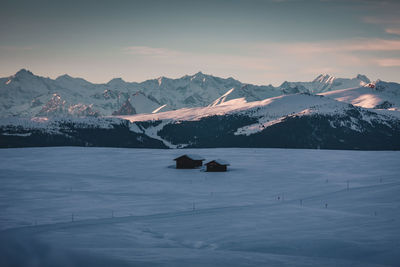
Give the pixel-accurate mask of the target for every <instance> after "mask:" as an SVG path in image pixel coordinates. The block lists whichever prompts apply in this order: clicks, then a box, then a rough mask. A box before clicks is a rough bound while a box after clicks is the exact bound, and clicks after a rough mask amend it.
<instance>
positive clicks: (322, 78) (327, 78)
mask: <svg viewBox="0 0 400 267" xmlns="http://www.w3.org/2000/svg"><path fill="white" fill-rule="evenodd" d="M334 79H335V77H334V76H332V75H330V74H327V73H324V74H320V75H318V76H317V78H315V79H314V80H313V82H319V83H332V82H333V80H334Z"/></svg>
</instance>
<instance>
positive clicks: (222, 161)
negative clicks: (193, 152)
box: [206, 159, 231, 166]
mask: <svg viewBox="0 0 400 267" xmlns="http://www.w3.org/2000/svg"><path fill="white" fill-rule="evenodd" d="M213 161H214V162H216V163H217V164H219V165H226V166H229V165H231V164H229V162H227V161H226V160H223V159H213V160H211V161H209V162H207V163H206V164H208V163H210V162H213Z"/></svg>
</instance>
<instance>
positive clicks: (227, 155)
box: [0, 147, 400, 267]
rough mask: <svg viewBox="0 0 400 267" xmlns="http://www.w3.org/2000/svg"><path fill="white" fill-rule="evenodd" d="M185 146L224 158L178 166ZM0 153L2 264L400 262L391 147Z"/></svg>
mask: <svg viewBox="0 0 400 267" xmlns="http://www.w3.org/2000/svg"><path fill="white" fill-rule="evenodd" d="M184 153H197V154H200V155H202V156H204V157H205V158H206V159H207V160H208V159H214V158H222V159H225V160H227V161H229V162H230V163H231V166H230V167H231V168H230V169H229V171H228V172H226V173H207V172H204V171H201V170H199V169H196V170H177V169H175V168H174V167H173V164H174V162H173V160H172V159H173V158H175V157H176V156H179V155H181V154H184ZM0 159H1V160H0V266H11V264H12V263H16V264H17V265H16V266H131V265H133V266H363V267H364V266H399V265H400V152H385V151H382V152H368V151H328V150H284V149H196V150H194V149H192V150H151V149H111V148H72V147H71V148H65V147H60V148H24V149H2V150H0ZM72 220H73V221H72ZM13 266H15V265H13Z"/></svg>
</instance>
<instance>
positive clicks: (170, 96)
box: [0, 69, 400, 150]
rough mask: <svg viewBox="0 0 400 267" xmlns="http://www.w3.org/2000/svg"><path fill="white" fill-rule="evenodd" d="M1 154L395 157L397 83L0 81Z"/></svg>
mask: <svg viewBox="0 0 400 267" xmlns="http://www.w3.org/2000/svg"><path fill="white" fill-rule="evenodd" d="M0 117H1V119H0V147H26V146H107V147H142V148H204V147H275V148H321V149H364V150H398V149H400V84H397V83H393V82H384V81H380V80H377V81H370V80H369V79H368V78H367V77H366V76H365V75H357V76H356V77H354V78H351V79H348V78H336V77H332V76H330V75H327V74H324V75H319V76H318V77H316V78H315V79H314V80H313V81H311V82H284V83H283V84H282V85H280V86H278V87H274V86H272V85H265V86H258V85H251V84H244V83H241V82H240V81H238V80H235V79H233V78H226V79H224V78H219V77H214V76H211V75H206V74H203V73H201V72H198V73H196V74H194V75H186V76H183V77H181V78H179V79H169V78H165V77H160V78H157V79H153V80H147V81H144V82H141V83H135V82H125V81H123V80H122V79H120V78H117V79H113V80H111V81H109V82H108V83H105V84H93V83H90V82H88V81H86V80H84V79H81V78H72V77H70V76H68V75H63V76H60V77H58V78H56V79H54V80H53V79H50V78H45V77H40V76H36V75H34V74H33V73H31V72H30V71H28V70H24V69H22V70H20V71H19V72H17V73H16V74H15V75H13V76H10V77H5V78H0Z"/></svg>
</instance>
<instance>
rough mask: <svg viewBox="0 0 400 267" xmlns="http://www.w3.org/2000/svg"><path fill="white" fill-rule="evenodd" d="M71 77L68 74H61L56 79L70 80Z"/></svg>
mask: <svg viewBox="0 0 400 267" xmlns="http://www.w3.org/2000/svg"><path fill="white" fill-rule="evenodd" d="M71 79H73V78H72V77H71V76H69V75H68V74H63V75H60V76H58V77H57V78H56V80H71Z"/></svg>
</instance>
